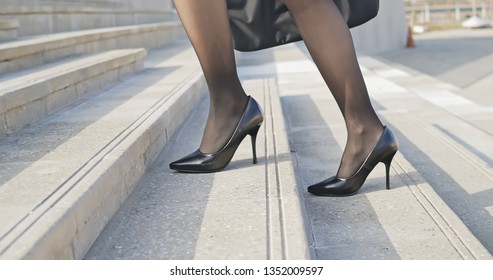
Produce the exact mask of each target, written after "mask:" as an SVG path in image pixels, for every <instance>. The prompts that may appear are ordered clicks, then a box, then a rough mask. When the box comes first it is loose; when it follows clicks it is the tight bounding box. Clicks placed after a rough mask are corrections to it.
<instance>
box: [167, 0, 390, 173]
mask: <svg viewBox="0 0 493 280" xmlns="http://www.w3.org/2000/svg"><path fill="white" fill-rule="evenodd" d="M174 2H175V6H176V8H177V10H178V13H179V15H180V18H181V20H182V22H183V25H184V26H185V30H186V31H187V34H188V36H189V38H190V40H191V42H192V45H193V47H194V49H195V52H196V53H197V56H198V58H199V60H200V63H201V66H202V69H203V71H204V75H205V78H206V80H207V84H208V86H209V93H210V97H211V107H210V111H209V116H208V119H207V123H206V127H205V131H204V136H203V139H202V143H201V146H200V149H201V151H202V152H215V151H217V150H219V149H220V148H221V147H222V146H223V145H224V144H225V142H226V141H227V139H229V137H230V135H231V133H232V132H233V129H234V127H235V125H236V123H237V122H238V119H239V117H240V115H241V113H242V110H243V107H244V106H245V103H246V98H247V97H246V94H245V92H244V90H243V88H242V87H241V84H240V82H239V79H238V76H237V73H236V63H235V60H234V53H233V46H232V41H231V36H230V34H231V33H230V32H231V31H230V28H229V22H228V18H227V13H226V1H225V0H207V1H204V0H175V1H174ZM284 2H285V3H286V5H288V8H289V10H290V11H291V13H292V14H293V16H294V18H295V20H296V23H297V25H298V27H299V29H300V32H301V34H302V36H303V39H304V41H305V44H306V45H307V47H308V50H309V52H310V54H311V56H312V58H313V60H314V62H315V64H316V65H317V67H318V69H319V71H320V73H321V74H322V76H323V78H324V80H325V82H326V83H327V85H328V87H329V89H330V91H331V92H332V94H333V96H334V98H335V99H336V101H337V104H338V106H339V109H340V110H341V112H342V114H343V116H344V120H345V122H346V129H347V141H346V147H345V149H344V153H343V156H342V159H341V164H340V167H339V170H338V172H337V175H338V176H339V177H349V176H351V175H353V174H354V173H355V171H356V170H357V168H358V167H359V166H360V165H361V164H362V163H363V161H364V160H365V158H366V156H367V155H368V154H369V153H370V151H371V149H372V148H373V147H374V145H375V143H376V142H377V141H378V139H379V137H380V135H381V133H382V131H383V127H382V124H381V122H380V120H379V119H378V117H377V115H376V113H375V111H374V110H373V107H372V106H371V103H370V99H369V97H368V92H367V89H366V85H365V82H364V80H363V76H362V74H361V71H360V68H359V66H358V62H357V59H356V54H355V51H354V46H353V41H352V38H351V34H350V33H349V30H348V27H347V25H346V23H345V21H344V19H343V18H342V16H341V15H340V13H339V11H338V10H337V7H336V6H335V4H334V3H333V1H330V0H303V1H300V0H284Z"/></svg>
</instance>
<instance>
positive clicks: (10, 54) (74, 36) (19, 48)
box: [0, 22, 180, 62]
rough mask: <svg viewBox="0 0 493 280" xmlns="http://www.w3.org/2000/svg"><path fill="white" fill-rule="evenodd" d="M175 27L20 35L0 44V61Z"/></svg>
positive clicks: (140, 26)
mask: <svg viewBox="0 0 493 280" xmlns="http://www.w3.org/2000/svg"><path fill="white" fill-rule="evenodd" d="M163 26H164V27H166V26H169V27H176V26H180V23H179V22H162V23H150V24H139V25H130V26H118V27H107V28H97V29H90V30H82V31H71V32H62V33H55V34H48V35H42V36H31V37H22V38H19V39H18V40H16V41H14V42H6V43H1V44H0V62H1V61H4V60H11V59H12V58H16V57H22V56H25V55H29V54H33V53H37V52H41V51H45V50H49V49H51V48H55V47H61V46H64V45H73V44H80V43H84V42H91V41H95V40H97V39H98V38H106V37H115V36H118V35H122V34H131V33H137V32H145V31H147V30H154V29H157V28H159V27H163Z"/></svg>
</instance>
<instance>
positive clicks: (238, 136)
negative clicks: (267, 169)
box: [169, 96, 264, 173]
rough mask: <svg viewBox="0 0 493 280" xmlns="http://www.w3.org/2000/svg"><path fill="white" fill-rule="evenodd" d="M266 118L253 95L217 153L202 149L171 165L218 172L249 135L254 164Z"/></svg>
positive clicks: (194, 170)
mask: <svg viewBox="0 0 493 280" xmlns="http://www.w3.org/2000/svg"><path fill="white" fill-rule="evenodd" d="M263 120H264V118H263V116H262V110H261V109H260V106H259V105H258V103H257V101H255V99H253V98H252V97H251V96H249V97H248V102H247V105H246V107H245V110H244V111H243V114H242V116H241V118H240V121H239V122H238V125H237V126H236V128H235V130H234V132H233V134H232V135H231V138H230V139H229V140H228V142H227V143H226V145H224V147H223V148H222V149H221V150H219V151H218V152H216V153H212V154H206V153H202V152H201V151H200V149H198V150H197V151H195V152H193V153H191V154H190V155H188V156H186V157H184V158H182V159H180V160H177V161H175V162H172V163H171V164H170V165H169V167H170V168H171V169H174V170H176V171H180V172H190V173H207V172H216V171H220V170H222V169H224V168H225V167H226V166H227V165H228V164H229V162H230V161H231V159H232V158H233V155H234V153H235V152H236V149H237V148H238V146H239V145H240V143H241V141H243V139H244V138H245V137H246V136H247V135H250V136H251V140H252V153H253V164H256V163H257V151H256V140H257V133H258V131H259V129H260V126H261V125H262V122H263Z"/></svg>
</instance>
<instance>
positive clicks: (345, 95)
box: [284, 0, 383, 177]
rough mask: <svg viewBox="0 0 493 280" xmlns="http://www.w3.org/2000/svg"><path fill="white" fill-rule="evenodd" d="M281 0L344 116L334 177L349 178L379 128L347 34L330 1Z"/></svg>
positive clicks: (365, 154)
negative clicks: (344, 135)
mask: <svg viewBox="0 0 493 280" xmlns="http://www.w3.org/2000/svg"><path fill="white" fill-rule="evenodd" d="M284 2H285V3H286V5H287V6H288V8H289V10H290V12H291V13H292V14H293V17H294V18H295V21H296V23H297V25H298V27H299V29H300V33H301V35H302V37H303V40H304V41H305V44H306V45H307V48H308V50H309V52H310V54H311V56H312V58H313V60H314V62H315V64H316V65H317V67H318V69H319V71H320V73H321V74H322V76H323V78H324V80H325V82H326V83H327V85H328V87H329V89H330V90H331V92H332V94H333V96H334V98H335V99H336V101H337V104H338V106H339V109H340V110H341V112H342V114H343V116H344V120H345V122H346V129H347V134H348V137H347V142H346V148H345V149H344V153H343V156H342V160H341V165H340V167H339V171H338V172H337V176H339V177H349V176H351V175H353V174H354V173H355V172H356V171H357V169H358V168H359V166H361V164H362V163H363V161H364V160H365V158H366V157H367V156H368V154H369V153H370V152H371V149H372V148H373V147H374V145H375V144H376V142H377V141H378V139H379V137H380V135H381V134H382V131H383V127H382V124H381V122H380V120H379V119H378V117H377V115H376V113H375V111H374V110H373V107H372V106H371V103H370V99H369V97H368V92H367V89H366V85H365V82H364V80H363V76H362V74H361V70H360V68H359V66H358V61H357V59H356V54H355V51H354V46H353V41H352V38H351V34H350V32H349V29H348V27H347V25H346V22H345V21H344V19H343V18H342V16H341V14H340V13H339V11H338V9H337V6H336V5H335V4H334V2H333V1H329V0H303V1H300V0H284Z"/></svg>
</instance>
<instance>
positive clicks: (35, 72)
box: [0, 49, 145, 97]
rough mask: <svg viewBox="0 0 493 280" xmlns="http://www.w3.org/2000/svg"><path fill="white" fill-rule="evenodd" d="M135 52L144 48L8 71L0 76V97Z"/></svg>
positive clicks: (121, 50)
mask: <svg viewBox="0 0 493 280" xmlns="http://www.w3.org/2000/svg"><path fill="white" fill-rule="evenodd" d="M137 54H140V55H141V56H142V55H143V54H145V51H144V49H118V50H111V51H106V52H100V53H95V54H86V55H81V56H77V57H71V58H67V59H63V60H60V61H58V62H54V63H48V64H43V65H40V66H36V67H32V68H30V69H27V70H22V71H18V72H12V73H8V74H5V75H2V76H0V97H1V96H2V95H3V94H5V92H7V91H12V90H14V89H15V88H17V87H25V86H27V85H29V84H32V83H38V82H41V81H45V80H47V79H50V78H53V77H56V76H59V75H61V74H64V73H67V72H73V71H77V70H81V69H84V68H87V67H89V66H93V65H95V64H102V63H104V62H107V61H110V60H114V59H116V58H121V57H125V56H127V55H137Z"/></svg>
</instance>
